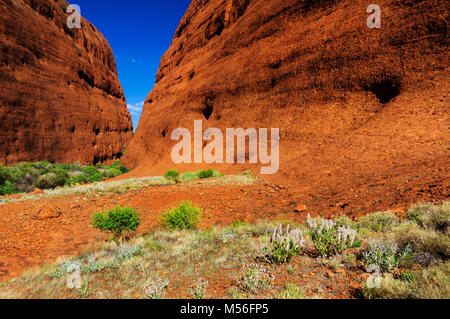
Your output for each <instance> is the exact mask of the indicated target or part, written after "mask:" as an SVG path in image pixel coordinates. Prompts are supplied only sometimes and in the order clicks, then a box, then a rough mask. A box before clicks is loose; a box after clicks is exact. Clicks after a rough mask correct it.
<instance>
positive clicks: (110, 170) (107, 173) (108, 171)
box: [103, 167, 122, 178]
mask: <svg viewBox="0 0 450 319" xmlns="http://www.w3.org/2000/svg"><path fill="white" fill-rule="evenodd" d="M119 175H122V172H121V171H120V170H119V169H118V168H114V167H107V168H105V169H104V172H103V176H104V177H106V178H113V177H116V176H119Z"/></svg>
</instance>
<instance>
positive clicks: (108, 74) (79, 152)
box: [0, 0, 133, 165]
mask: <svg viewBox="0 0 450 319" xmlns="http://www.w3.org/2000/svg"><path fill="white" fill-rule="evenodd" d="M68 5H69V4H68V3H67V2H66V1H62V0H41V1H35V0H19V1H11V0H0V8H1V10H0V47H1V50H0V90H1V95H0V115H1V116H0V164H7V165H10V164H13V163H16V162H19V161H38V160H49V161H52V162H59V161H65V162H74V161H80V162H82V163H84V162H91V163H92V162H98V161H104V160H109V159H113V158H116V157H117V156H118V155H119V154H120V152H121V151H122V150H123V149H124V148H125V146H126V144H127V143H128V142H129V140H130V139H131V137H132V134H133V133H132V132H133V124H132V122H131V116H130V114H129V113H128V110H127V107H126V103H125V97H124V94H123V91H122V87H121V85H120V82H119V80H118V77H117V70H116V64H115V61H114V55H113V53H112V51H111V48H110V46H109V44H108V42H107V41H106V40H105V38H104V37H103V36H102V35H101V33H100V32H99V31H98V30H97V29H96V28H95V27H94V26H93V25H92V24H91V23H89V22H88V21H86V20H84V19H83V20H82V27H81V29H69V28H68V27H67V25H66V21H67V18H68V17H69V15H70V14H69V13H66V10H67V7H68Z"/></svg>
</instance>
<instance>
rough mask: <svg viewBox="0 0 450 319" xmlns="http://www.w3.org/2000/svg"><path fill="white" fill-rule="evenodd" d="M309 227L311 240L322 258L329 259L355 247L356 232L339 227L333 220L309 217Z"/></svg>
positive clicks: (348, 228)
mask: <svg viewBox="0 0 450 319" xmlns="http://www.w3.org/2000/svg"><path fill="white" fill-rule="evenodd" d="M307 225H308V227H309V228H310V229H311V232H310V234H311V240H312V241H313V243H314V246H315V247H316V249H317V250H318V251H319V253H320V255H321V256H324V257H329V256H333V255H336V254H338V253H341V252H343V251H344V250H345V249H348V248H351V247H354V246H353V245H354V244H355V243H357V244H360V243H359V242H357V241H355V238H356V230H354V229H351V228H350V227H343V226H342V227H338V226H337V225H336V223H335V222H334V221H332V220H325V219H323V218H321V219H320V220H319V221H318V220H317V219H311V217H310V215H309V214H308V216H307Z"/></svg>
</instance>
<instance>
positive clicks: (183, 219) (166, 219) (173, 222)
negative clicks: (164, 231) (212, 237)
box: [161, 201, 201, 230]
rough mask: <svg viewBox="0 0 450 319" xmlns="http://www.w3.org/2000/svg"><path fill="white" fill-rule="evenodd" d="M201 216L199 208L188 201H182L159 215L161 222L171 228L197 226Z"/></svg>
mask: <svg viewBox="0 0 450 319" xmlns="http://www.w3.org/2000/svg"><path fill="white" fill-rule="evenodd" d="M200 217H201V208H199V207H195V206H192V203H191V202H189V201H186V202H182V203H181V204H180V206H179V207H174V208H172V209H170V210H168V211H167V212H165V213H164V214H163V215H162V216H161V220H162V222H163V223H164V224H165V225H166V226H167V227H169V228H170V229H171V230H175V229H192V228H197V225H198V223H199V221H200Z"/></svg>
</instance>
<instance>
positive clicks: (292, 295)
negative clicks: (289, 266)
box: [275, 282, 306, 299]
mask: <svg viewBox="0 0 450 319" xmlns="http://www.w3.org/2000/svg"><path fill="white" fill-rule="evenodd" d="M275 298H276V299H306V296H305V294H304V292H303V290H302V289H301V288H299V287H298V286H296V285H295V284H293V283H290V282H288V283H286V286H285V288H284V289H283V290H281V291H279V292H278V293H276V294H275Z"/></svg>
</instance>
